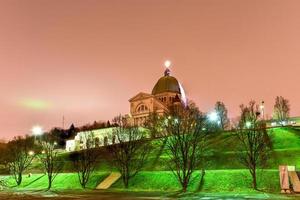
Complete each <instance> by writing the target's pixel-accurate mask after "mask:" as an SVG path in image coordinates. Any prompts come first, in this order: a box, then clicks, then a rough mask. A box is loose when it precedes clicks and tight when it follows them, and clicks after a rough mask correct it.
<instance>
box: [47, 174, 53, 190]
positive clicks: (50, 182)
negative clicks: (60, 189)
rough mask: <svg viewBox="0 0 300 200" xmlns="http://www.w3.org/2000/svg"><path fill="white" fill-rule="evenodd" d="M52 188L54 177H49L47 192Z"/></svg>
mask: <svg viewBox="0 0 300 200" xmlns="http://www.w3.org/2000/svg"><path fill="white" fill-rule="evenodd" d="M51 187H52V176H48V188H47V190H50V189H51Z"/></svg>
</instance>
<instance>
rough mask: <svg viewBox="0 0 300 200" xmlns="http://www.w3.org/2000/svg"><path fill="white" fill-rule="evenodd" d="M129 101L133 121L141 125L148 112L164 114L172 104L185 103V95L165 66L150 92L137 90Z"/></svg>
mask: <svg viewBox="0 0 300 200" xmlns="http://www.w3.org/2000/svg"><path fill="white" fill-rule="evenodd" d="M129 102H130V114H131V117H132V120H133V123H134V124H136V125H142V124H143V123H144V122H145V121H146V119H147V117H148V116H149V114H150V113H152V112H156V113H158V114H159V115H163V114H166V113H168V111H169V106H171V105H172V104H174V103H176V102H182V103H186V97H185V92H184V90H183V88H182V86H181V84H180V83H179V82H178V80H177V79H176V78H175V77H173V76H171V75H170V69H169V68H167V69H166V70H165V72H164V76H163V77H161V78H160V79H159V80H158V81H157V83H156V84H155V85H154V87H153V89H152V92H151V94H149V93H145V92H139V93H138V94H137V95H135V96H134V97H132V98H131V99H129Z"/></svg>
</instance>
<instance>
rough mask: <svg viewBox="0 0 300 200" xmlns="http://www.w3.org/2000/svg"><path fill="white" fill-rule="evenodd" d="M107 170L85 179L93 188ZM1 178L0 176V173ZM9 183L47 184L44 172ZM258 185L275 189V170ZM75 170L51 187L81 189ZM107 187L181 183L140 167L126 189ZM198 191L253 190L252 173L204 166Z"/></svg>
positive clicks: (175, 187) (166, 188) (195, 184)
mask: <svg viewBox="0 0 300 200" xmlns="http://www.w3.org/2000/svg"><path fill="white" fill-rule="evenodd" d="M106 176H108V173H95V174H94V175H93V176H92V178H91V180H90V181H89V183H88V188H89V189H94V188H95V187H96V186H97V185H98V184H99V183H100V182H101V181H102V180H103V179H104V178H105V177H106ZM199 177H200V171H196V172H195V173H194V174H193V179H192V181H191V184H190V186H189V188H188V190H189V191H191V192H194V191H199V180H200V178H199ZM0 178H1V177H0ZM5 178H6V179H7V181H8V184H9V185H10V186H11V187H14V189H17V190H45V189H46V188H47V186H48V182H47V177H46V175H44V174H34V175H32V176H31V177H30V178H29V177H28V176H24V177H23V182H22V184H21V185H20V186H18V187H15V182H14V180H13V179H12V178H11V177H5ZM258 186H259V188H260V189H262V190H264V191H265V192H271V193H272V192H278V191H279V180H278V171H277V170H264V171H262V172H260V173H259V174H258ZM81 189H82V188H81V186H80V184H79V182H78V177H77V174H76V173H62V174H59V175H58V176H57V177H56V179H55V180H54V182H53V187H52V190H81ZM110 190H118V191H124V190H129V191H152V192H153V191H158V192H159V191H160V192H176V191H180V190H181V187H180V185H179V183H178V182H177V179H176V177H175V176H174V175H173V173H172V172H170V171H142V172H140V173H139V174H137V175H136V176H135V177H134V178H133V179H131V180H130V184H129V189H125V188H124V186H123V183H122V180H121V179H120V180H119V181H117V182H116V183H115V184H113V186H112V187H111V188H110ZM201 192H254V191H253V189H252V188H251V177H250V174H249V172H248V171H247V170H207V171H206V174H205V178H204V185H203V188H202V190H201Z"/></svg>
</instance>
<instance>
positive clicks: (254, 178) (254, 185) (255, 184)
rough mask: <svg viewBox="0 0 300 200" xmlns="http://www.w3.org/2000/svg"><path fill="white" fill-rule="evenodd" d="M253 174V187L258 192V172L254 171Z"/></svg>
mask: <svg viewBox="0 0 300 200" xmlns="http://www.w3.org/2000/svg"><path fill="white" fill-rule="evenodd" d="M251 174H252V186H253V189H255V190H257V181H256V170H255V169H254V170H253V171H252V173H251Z"/></svg>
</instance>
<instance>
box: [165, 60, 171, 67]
mask: <svg viewBox="0 0 300 200" xmlns="http://www.w3.org/2000/svg"><path fill="white" fill-rule="evenodd" d="M170 66H171V61H169V60H166V61H165V67H166V68H169V67H170Z"/></svg>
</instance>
